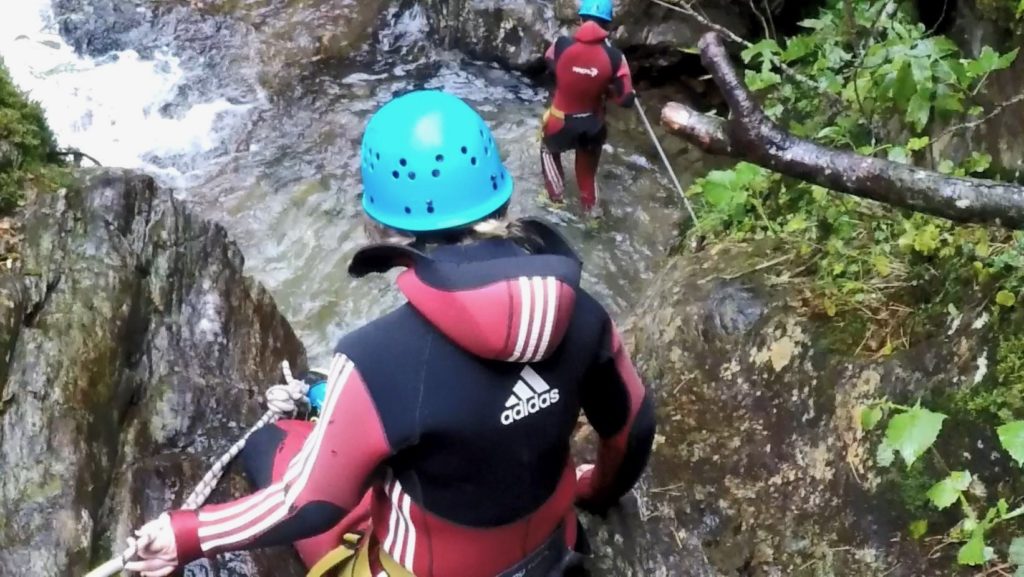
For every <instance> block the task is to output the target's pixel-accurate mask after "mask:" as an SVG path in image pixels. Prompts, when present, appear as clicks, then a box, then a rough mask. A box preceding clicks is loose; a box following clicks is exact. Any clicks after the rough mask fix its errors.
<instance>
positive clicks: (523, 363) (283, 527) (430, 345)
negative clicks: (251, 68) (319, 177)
mask: <svg viewBox="0 0 1024 577" xmlns="http://www.w3.org/2000/svg"><path fill="white" fill-rule="evenodd" d="M362 178H363V197H362V204H363V209H364V210H365V212H366V214H367V215H368V216H369V219H370V221H369V225H370V226H371V227H372V228H371V230H372V231H374V232H375V233H376V234H386V235H390V236H391V237H393V238H396V239H401V240H400V241H398V240H392V241H390V242H383V243H378V244H373V245H370V246H368V247H365V248H363V249H361V250H360V251H359V252H358V253H357V254H356V255H355V257H354V258H353V260H352V262H351V263H350V265H349V272H350V273H351V274H353V275H354V276H356V277H361V276H364V275H367V274H370V273H384V272H386V271H388V270H391V269H392V268H394V267H404V268H405V269H406V270H405V271H404V272H402V274H400V275H399V276H398V280H397V284H398V289H399V290H401V291H402V293H403V294H404V295H405V297H406V298H407V299H408V302H407V303H406V304H404V305H402V306H400V307H399V308H398V309H396V310H394V311H392V312H391V313H388V314H386V315H384V316H382V317H380V318H378V319H376V320H374V321H372V322H370V323H369V324H367V325H365V326H363V327H361V328H359V329H357V330H355V331H353V332H351V333H349V334H348V335H346V336H345V337H343V338H342V339H341V340H340V342H339V343H338V345H337V347H336V348H335V351H334V357H333V360H332V361H331V364H330V368H329V369H327V371H326V372H327V375H326V379H325V380H326V393H325V395H324V397H323V399H322V400H321V409H320V411H319V418H318V419H317V421H316V423H315V424H314V423H308V422H300V421H279V422H278V423H277V424H275V425H271V426H268V427H266V428H265V429H262V430H260V431H259V432H258V433H257V434H256V435H254V438H253V440H252V441H251V442H252V445H251V446H250V447H247V448H246V453H245V455H244V459H245V461H246V469H247V471H248V473H249V476H250V477H251V479H252V481H253V482H254V483H255V484H256V485H257V486H258V487H259V488H260V490H259V491H257V492H256V493H254V494H252V495H250V496H248V497H244V498H242V499H239V500H236V501H233V502H230V503H224V504H217V505H207V506H205V507H202V508H200V509H199V510H196V511H187V510H178V511H170V512H169V513H165V514H163V515H161V516H160V517H158V518H157V519H156V520H154V521H152V522H150V523H148V524H147V525H145V526H144V527H143V528H142V529H141V530H140V531H139V532H138V539H137V541H136V545H137V546H138V548H139V553H138V557H139V558H138V559H137V560H135V561H132V562H130V563H129V564H128V565H127V568H128V569H129V570H131V571H139V572H141V573H142V574H143V575H145V576H147V577H156V576H162V575H167V574H169V573H170V572H171V571H173V570H175V569H176V568H177V567H180V566H182V565H183V564H185V563H188V562H190V561H192V560H194V559H197V558H199V557H204V556H207V557H208V556H213V555H216V554H218V553H223V552H226V551H238V550H245V549H253V548H258V547H268V546H273V545H281V544H285V543H294V544H295V546H296V548H297V549H298V551H299V553H300V555H301V557H302V559H303V560H304V562H305V563H306V565H307V567H311V568H312V569H311V571H310V575H318V576H319V575H331V576H335V575H344V576H353V577H372V576H380V575H388V576H390V577H409V576H412V575H416V576H419V577H511V576H517V577H552V576H557V575H563V574H565V572H567V571H569V570H570V568H572V567H576V566H578V565H579V563H580V560H581V552H585V539H584V537H583V535H582V534H581V532H580V531H579V529H578V527H579V525H578V522H577V520H576V512H575V507H576V506H578V507H581V508H583V509H584V510H587V511H591V512H595V513H598V514H602V513H603V512H606V511H607V510H608V509H609V508H611V507H613V506H614V505H615V504H616V503H617V502H618V500H619V499H620V498H621V497H622V496H623V495H624V494H625V493H626V492H628V491H629V490H630V489H631V488H632V487H633V485H634V483H635V482H636V481H637V479H638V478H639V476H640V474H641V472H642V471H643V469H644V467H645V466H646V462H647V458H648V456H649V454H650V450H651V445H652V441H653V438H654V430H655V424H654V416H653V409H652V404H651V399H650V394H649V393H648V392H647V390H646V389H645V387H644V385H643V384H642V383H641V382H640V378H639V377H638V375H637V372H636V370H635V369H634V367H633V364H632V362H631V361H630V358H629V354H628V353H627V351H626V349H625V348H624V346H623V344H622V341H621V339H620V338H619V334H618V333H617V331H616V329H615V326H614V325H613V323H612V320H611V318H610V317H609V315H608V313H607V312H606V311H605V309H604V308H603V307H602V306H601V305H600V304H599V303H598V302H597V301H596V300H595V299H594V298H593V297H592V296H591V295H590V294H588V293H587V292H586V291H585V290H583V289H582V288H581V287H580V275H581V263H580V261H579V258H578V257H577V256H576V254H575V253H574V252H573V250H572V249H571V248H570V247H569V246H568V244H567V243H566V241H565V240H564V239H563V238H562V237H561V236H560V235H559V234H558V233H557V232H555V231H554V230H553V229H551V228H549V227H548V226H547V225H545V224H543V223H541V222H540V221H536V220H522V221H518V222H511V221H509V220H507V218H506V210H507V208H508V204H509V200H510V198H511V196H512V189H513V183H512V177H511V175H510V174H509V173H508V172H507V171H506V169H505V167H504V166H503V165H502V161H501V157H500V153H499V151H498V148H497V145H496V143H495V142H494V139H493V137H492V135H491V131H490V130H489V129H488V127H487V126H486V124H484V121H483V120H482V119H481V118H480V116H479V115H478V114H477V113H476V112H475V111H474V110H473V109H472V108H470V107H469V106H468V105H467V104H466V103H464V102H463V101H461V100H459V99H458V98H456V97H454V96H451V95H448V94H445V93H442V92H436V91H420V92H413V93H410V94H407V95H405V96H402V97H399V98H396V99H394V100H392V101H391V102H389V103H388V104H386V105H385V106H383V107H382V108H381V109H380V110H378V111H377V112H376V113H375V114H374V116H373V117H372V118H371V120H370V122H369V124H368V126H367V127H366V132H365V134H364V136H363V143H362ZM581 410H582V411H583V412H584V413H585V415H586V416H587V418H588V420H589V422H590V423H591V425H592V426H593V427H594V429H595V430H596V431H597V433H598V435H599V437H600V451H599V455H598V458H597V462H596V464H595V465H593V466H591V465H581V466H579V467H576V466H575V463H574V462H573V459H572V457H571V455H570V439H571V437H572V434H573V430H574V427H575V426H576V424H577V419H578V417H579V414H580V411H581Z"/></svg>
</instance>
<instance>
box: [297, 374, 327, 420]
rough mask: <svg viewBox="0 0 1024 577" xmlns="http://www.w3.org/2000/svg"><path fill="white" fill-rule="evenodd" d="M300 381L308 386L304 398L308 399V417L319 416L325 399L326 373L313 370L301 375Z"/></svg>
mask: <svg viewBox="0 0 1024 577" xmlns="http://www.w3.org/2000/svg"><path fill="white" fill-rule="evenodd" d="M302 380H303V381H305V383H306V384H307V385H309V390H308V391H306V398H307V399H309V408H310V416H319V415H320V411H322V410H323V406H324V400H325V399H326V398H327V371H324V370H320V369H313V370H311V371H309V372H308V373H306V374H305V375H303V377H302Z"/></svg>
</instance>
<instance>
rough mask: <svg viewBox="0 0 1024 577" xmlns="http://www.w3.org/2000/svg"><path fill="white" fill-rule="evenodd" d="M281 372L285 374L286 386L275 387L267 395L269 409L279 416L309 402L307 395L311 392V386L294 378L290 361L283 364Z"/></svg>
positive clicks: (292, 411)
mask: <svg viewBox="0 0 1024 577" xmlns="http://www.w3.org/2000/svg"><path fill="white" fill-rule="evenodd" d="M281 371H282V372H283V373H284V380H285V384H282V385H274V386H272V387H270V388H269V389H267V393H266V396H267V408H268V409H270V410H271V411H273V412H274V413H275V414H276V415H278V416H281V415H288V414H291V413H294V412H295V411H296V410H298V404H299V403H304V402H308V400H307V399H306V393H307V392H309V385H307V384H306V383H305V382H303V381H302V380H300V379H296V378H295V377H293V376H292V371H291V367H290V366H289V365H288V361H282V362H281Z"/></svg>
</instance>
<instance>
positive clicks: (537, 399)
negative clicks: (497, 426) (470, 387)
mask: <svg viewBox="0 0 1024 577" xmlns="http://www.w3.org/2000/svg"><path fill="white" fill-rule="evenodd" d="M558 399H559V396H558V389H552V388H551V387H549V386H548V384H547V383H545V382H544V379H542V378H540V375H538V374H537V372H536V371H534V370H533V369H532V368H530V366H529V365H527V366H525V367H523V371H522V372H521V373H519V381H517V382H516V386H515V387H513V388H512V396H510V397H509V398H508V400H507V401H505V407H506V408H505V410H504V411H502V413H501V424H502V425H511V424H512V423H514V422H516V421H518V420H519V419H525V418H526V417H529V416H530V415H532V414H534V413H536V412H537V411H539V410H541V409H546V408H548V407H550V406H551V405H553V404H555V403H557V402H558Z"/></svg>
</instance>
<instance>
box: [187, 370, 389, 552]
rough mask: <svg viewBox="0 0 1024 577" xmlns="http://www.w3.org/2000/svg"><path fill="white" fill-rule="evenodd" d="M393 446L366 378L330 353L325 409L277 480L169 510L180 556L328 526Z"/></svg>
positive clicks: (285, 538)
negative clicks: (232, 497)
mask: <svg viewBox="0 0 1024 577" xmlns="http://www.w3.org/2000/svg"><path fill="white" fill-rule="evenodd" d="M390 453H391V449H390V447H389V445H388V442H387V437H386V435H385V432H384V427H383V425H382V424H381V421H380V417H379V415H378V412H377V409H376V407H375V406H374V404H373V401H372V399H371V397H370V393H369V391H368V390H367V388H366V383H364V382H363V379H362V377H360V375H359V371H358V369H356V367H355V365H354V364H353V363H352V361H350V360H349V359H348V357H346V356H345V355H343V354H340V353H339V354H335V356H334V359H333V361H332V363H331V368H330V370H329V371H328V380H327V395H326V398H325V401H324V409H323V413H322V415H321V417H320V419H319V420H318V421H317V424H316V427H315V428H314V429H313V432H312V433H311V434H310V435H309V438H308V439H307V440H306V442H305V444H304V445H303V447H302V450H301V451H300V452H299V454H298V455H296V456H295V458H294V459H292V461H291V463H289V465H288V469H287V470H286V472H285V474H284V478H283V479H282V480H281V481H280V482H277V483H274V484H273V485H270V486H269V487H267V488H266V489H263V490H262V491H258V492H256V493H254V494H252V495H249V496H248V497H244V498H241V499H238V500H236V501H232V502H230V503H224V504H217V505H208V506H206V507H202V508H200V509H198V510H197V511H174V512H172V513H171V525H172V527H173V529H174V535H175V540H176V542H177V547H178V561H179V562H180V563H181V564H185V563H188V562H190V561H192V560H194V559H197V558H199V557H202V556H211V555H214V554H217V553H221V552H224V551H238V550H243V549H252V548H257V547H268V546H273V545H281V544H285V543H291V542H294V541H298V540H301V539H304V538H307V537H312V536H314V535H318V534H320V533H322V532H324V531H326V530H328V529H330V528H331V527H332V526H334V524H336V523H337V522H339V521H340V520H341V519H342V517H343V516H344V515H345V513H346V512H348V511H351V510H352V509H353V508H355V507H356V505H358V503H359V501H360V499H361V498H362V497H363V495H364V493H365V491H366V487H367V485H368V482H369V480H370V477H371V475H372V474H373V472H374V470H375V469H376V468H377V466H378V465H379V464H380V463H381V462H382V461H383V460H384V459H386V458H387V457H388V456H389V455H390Z"/></svg>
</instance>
